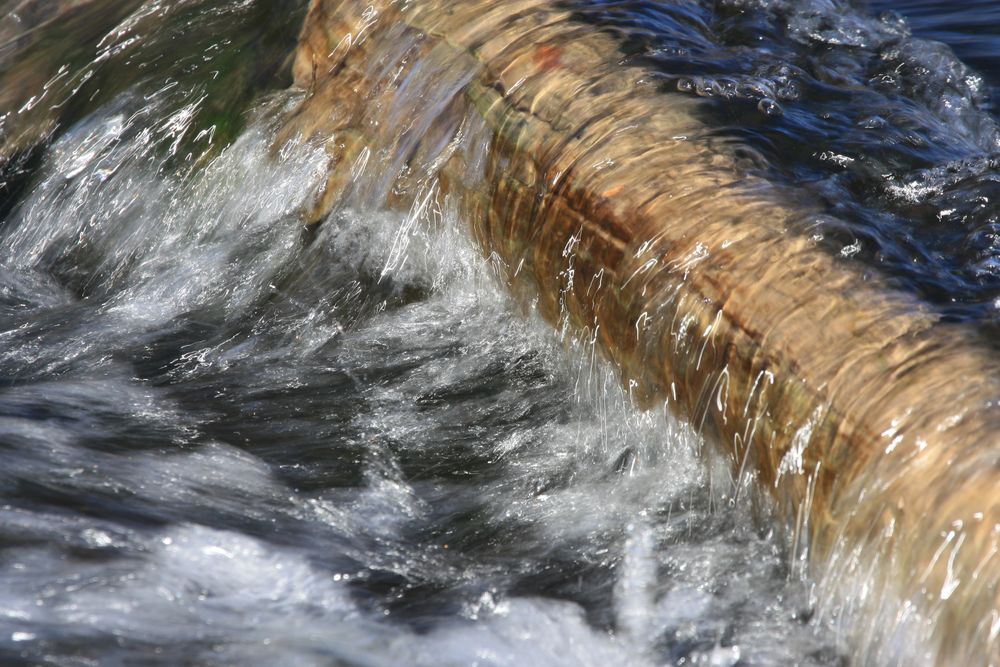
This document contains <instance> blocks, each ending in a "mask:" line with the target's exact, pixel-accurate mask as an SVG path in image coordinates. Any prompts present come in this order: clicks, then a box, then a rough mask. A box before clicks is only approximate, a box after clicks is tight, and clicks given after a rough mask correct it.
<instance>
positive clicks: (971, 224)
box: [0, 0, 1000, 666]
mask: <svg viewBox="0 0 1000 667" xmlns="http://www.w3.org/2000/svg"><path fill="white" fill-rule="evenodd" d="M44 4H45V3H42V5H44ZM56 4H58V3H50V4H49V6H51V7H54V6H55V5H56ZM569 4H571V5H572V6H573V8H574V9H575V10H576V12H577V14H576V17H575V20H579V21H583V22H587V23H590V24H597V25H599V26H600V27H601V29H603V30H607V31H608V32H610V33H613V34H615V35H617V36H618V37H619V38H620V40H621V42H622V44H623V49H624V50H625V51H626V52H627V53H628V54H629V55H628V57H629V58H630V59H632V60H633V61H635V62H638V63H641V64H645V65H648V66H650V67H651V68H653V69H655V70H657V71H658V72H659V73H660V74H661V75H662V80H661V85H662V86H663V87H664V90H669V91H672V93H673V94H678V95H688V96H699V97H700V98H701V99H703V100H704V105H703V107H702V113H703V114H704V115H705V117H706V118H707V119H710V120H711V127H712V128H713V130H712V134H711V136H710V137H707V138H708V139H711V140H715V141H720V142H730V141H733V140H734V139H735V140H740V141H741V142H743V144H744V152H743V153H742V155H743V156H744V159H745V163H746V164H745V168H746V169H747V170H748V171H754V172H760V173H764V174H765V175H767V176H768V178H771V179H772V180H775V181H777V182H778V183H780V184H782V186H783V187H786V188H788V189H789V190H790V191H794V192H797V193H799V194H798V196H801V197H802V198H804V199H808V200H809V201H811V202H815V201H819V202H821V204H822V205H823V206H824V207H825V208H826V210H827V211H828V212H829V213H830V214H832V215H831V216H830V217H829V218H816V219H808V220H802V221H801V223H802V227H801V229H800V230H797V232H798V233H806V234H809V235H811V236H813V237H815V239H816V242H817V243H818V244H820V245H822V246H823V247H826V248H827V249H828V250H829V251H830V252H833V253H838V254H839V255H841V256H842V258H843V261H845V262H863V263H864V265H865V266H866V267H869V268H870V270H871V271H876V272H879V273H881V274H883V275H885V276H886V277H887V278H888V279H890V280H892V281H895V283H896V284H897V285H898V286H899V287H900V288H901V289H906V290H909V291H911V292H912V293H914V294H916V295H918V296H919V297H920V298H921V299H924V300H925V301H926V302H927V303H928V304H929V306H930V307H933V308H936V309H938V310H939V311H940V312H941V313H942V315H943V316H944V317H948V318H952V319H957V320H965V321H972V322H975V323H977V324H978V325H979V326H981V327H982V328H983V330H984V331H987V332H988V331H989V328H990V327H991V326H993V325H994V324H995V322H996V321H997V320H998V315H997V312H1000V311H998V308H1000V301H998V298H1000V221H998V213H1000V209H998V205H997V197H1000V173H998V168H1000V167H998V157H1000V156H998V155H997V153H998V147H1000V145H998V143H997V130H996V118H997V116H996V109H997V106H996V100H997V99H998V98H997V96H996V93H995V91H996V89H997V86H998V84H1000V77H998V73H1000V28H998V26H1000V20H998V18H1000V9H998V8H996V7H991V4H990V3H986V2H968V3H963V4H961V5H960V6H959V5H958V4H957V3H928V2H895V3H889V2H870V3H867V4H865V3H854V4H850V3H845V2H835V1H833V0H801V1H796V0H787V1H783V0H718V1H716V2H710V1H709V0H703V1H701V2H694V1H683V0H678V1H677V2H652V1H638V2H612V1H610V0H607V1H597V0H594V1H590V2H572V3H569ZM29 5H30V3H29ZM29 5H22V4H21V3H18V2H12V1H8V2H0V9H2V10H3V11H6V12H7V15H6V16H5V17H4V20H3V22H2V23H0V36H2V39H3V44H2V45H0V84H3V85H2V86H0V91H2V92H0V118H2V125H0V140H2V141H0V147H2V151H0V186H2V187H0V215H2V217H3V220H2V226H0V663H2V664H4V665H7V664H10V665H60V666H62V665H67V666H69V665H73V666H76V665H95V664H96V665H134V664H140V665H147V664H161V665H177V664H197V665H611V664H619V665H624V664H630V665H664V664H676V665H680V664H684V665H689V664H696V665H789V664H797V665H843V664H847V663H849V661H850V659H851V657H852V656H857V655H859V652H860V651H862V649H859V648H858V644H857V642H855V641H854V639H853V637H854V635H853V634H852V632H853V631H852V630H851V628H850V627H849V626H847V627H845V626H843V625H842V624H841V623H840V617H839V614H838V610H837V609H836V608H833V609H824V608H823V606H822V601H821V600H817V598H816V587H815V580H814V579H813V578H810V576H809V574H808V572H805V571H804V570H803V568H802V567H801V565H802V564H801V562H798V561H797V560H796V558H795V555H794V551H792V550H790V548H789V542H788V540H787V538H786V536H785V535H784V534H783V532H782V530H780V527H777V528H776V527H775V526H774V525H772V524H771V523H769V522H768V520H767V508H766V507H763V508H761V507H757V508H754V507H753V506H752V505H751V500H752V499H753V498H755V497H758V498H759V496H755V494H754V492H753V491H754V490H753V489H752V488H747V489H737V488H734V484H733V482H732V480H731V478H730V475H729V473H728V471H726V470H725V469H718V468H716V467H714V464H713V463H712V462H711V461H709V462H708V463H707V464H706V463H705V460H704V458H703V456H702V454H703V452H702V448H703V444H704V443H703V442H702V440H701V438H700V437H699V436H698V434H696V433H694V432H693V431H692V429H691V428H690V427H688V426H686V425H684V424H681V423H679V422H677V421H675V420H673V419H672V418H671V417H669V416H667V415H665V414H663V413H662V412H660V411H653V412H642V411H640V410H638V409H637V408H636V407H634V406H633V405H632V404H631V402H630V400H629V396H628V392H627V391H625V390H623V389H621V388H620V387H619V386H618V384H617V380H616V376H615V374H614V373H613V371H612V369H610V368H609V367H607V366H606V365H605V364H603V362H602V361H601V360H600V359H599V358H597V356H596V355H595V352H594V347H593V344H592V342H591V341H588V340H576V341H573V340H571V341H557V340H555V337H554V336H553V335H552V334H551V332H550V331H549V329H548V327H547V326H546V325H545V324H544V323H542V322H541V321H539V320H538V318H537V317H534V315H533V314H532V312H531V311H530V309H529V310H528V311H527V312H526V311H525V309H524V308H523V307H522V306H521V305H518V304H516V303H512V302H511V301H510V300H509V297H507V296H505V294H504V291H503V290H502V289H501V288H500V287H499V286H498V285H497V284H496V281H495V280H494V278H493V272H492V268H491V266H490V264H489V263H488V262H486V261H484V260H483V259H482V257H481V256H480V254H479V253H478V252H477V251H476V250H475V249H474V248H473V246H472V243H471V242H470V241H469V240H468V239H467V238H465V237H464V236H463V235H462V233H461V231H460V230H462V229H463V228H464V224H463V222H462V221H458V220H453V219H450V218H449V217H448V216H447V214H446V213H445V212H443V211H440V210H434V209H433V207H429V208H428V209H427V210H422V211H418V212H416V213H414V214H413V215H410V216H400V215H395V214H390V213H387V212H385V211H382V210H380V209H378V208H377V207H374V208H361V209H358V210H348V211H342V212H340V213H339V214H338V217H337V218H335V219H331V220H327V221H325V222H324V224H323V225H322V226H321V227H320V228H319V229H318V230H316V229H313V230H307V229H305V228H303V227H302V225H301V223H300V215H301V211H302V209H303V207H304V206H305V205H306V203H307V202H308V201H309V198H310V197H311V196H313V195H314V194H315V192H316V191H317V189H318V188H319V187H320V186H321V185H322V183H323V180H324V178H325V176H326V169H327V162H326V158H325V156H324V154H323V153H322V152H321V151H319V150H318V149H316V147H313V146H309V145H306V144H302V143H296V142H295V141H291V142H290V143H286V144H278V143H276V142H277V136H278V128H279V126H280V122H281V118H282V116H283V114H284V113H286V112H287V110H288V109H289V108H291V107H292V106H293V105H294V103H295V101H296V94H295V93H289V92H286V91H285V90H284V89H285V88H286V87H287V85H288V83H289V77H288V75H287V65H288V60H287V54H288V53H289V52H290V50H291V49H292V48H293V46H294V41H295V34H296V31H297V28H298V25H299V23H300V22H301V20H302V16H303V14H304V3H292V4H289V3H284V2H282V3H278V2H269V1H267V0H241V1H239V2H237V1H235V0H189V1H187V2H177V3H167V2H159V1H155V0H148V1H146V2H139V1H136V2H112V1H110V0H95V3H93V4H91V5H89V7H90V8H89V9H85V10H73V12H70V13H68V14H66V15H65V16H61V18H60V20H59V21H58V22H55V23H53V24H52V25H49V26H48V27H43V28H38V29H37V30H34V31H31V32H30V34H29V33H28V32H25V31H26V30H27V29H28V27H29V24H30V25H40V24H37V21H36V23H31V21H34V20H35V19H30V17H29V16H28V14H26V13H24V11H23V10H24V9H25V8H28V7H29ZM888 10H892V11H894V12H895V14H883V15H881V17H879V15H880V14H881V13H883V12H886V11H888ZM18 11H21V13H22V14H24V16H21V15H19V14H17V12H18ZM12 36H13V37H12ZM927 40H940V41H927ZM955 54H957V55H958V56H959V58H961V59H963V60H964V64H963V62H962V61H961V60H959V59H956V57H955ZM15 100H16V102H15ZM472 140H475V138H473V139H472ZM834 218H836V219H837V220H839V221H840V222H837V223H834V222H832V221H833V220H834ZM748 499H751V500H748ZM864 655H866V656H868V657H869V658H870V659H871V661H872V662H873V663H875V664H879V662H883V663H885V662H888V658H885V655H892V653H891V651H889V652H888V653H878V652H875V653H871V654H864Z"/></svg>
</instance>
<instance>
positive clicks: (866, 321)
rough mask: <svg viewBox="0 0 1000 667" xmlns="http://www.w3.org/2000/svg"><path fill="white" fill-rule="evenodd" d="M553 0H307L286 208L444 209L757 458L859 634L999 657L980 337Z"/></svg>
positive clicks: (999, 578)
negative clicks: (846, 258)
mask: <svg viewBox="0 0 1000 667" xmlns="http://www.w3.org/2000/svg"><path fill="white" fill-rule="evenodd" d="M572 5H573V3H572V2H563V3H552V2H549V1H548V0H511V1H509V2H503V3H496V2H480V1H477V0H425V1H422V2H419V3H401V2H391V1H389V0H365V2H354V1H353V0H313V2H312V5H311V9H310V12H309V15H308V18H307V21H306V24H305V27H304V29H303V32H302V36H301V40H300V45H299V49H298V52H297V54H296V60H295V66H294V74H295V81H296V84H297V86H298V87H299V88H300V89H301V90H302V91H303V100H302V102H301V104H300V106H299V107H298V109H297V110H296V112H295V113H294V114H293V115H292V116H291V117H290V119H289V121H288V124H287V126H286V131H285V133H284V135H283V137H282V141H289V140H291V139H293V138H296V139H298V140H300V141H303V140H304V141H318V142H322V143H323V145H324V146H325V147H326V148H327V151H328V153H329V155H330V179H329V182H328V184H327V188H326V190H325V191H324V192H323V193H322V195H321V196H319V197H318V198H317V200H316V202H315V206H314V208H313V210H311V211H309V212H308V214H307V215H308V217H310V218H311V219H312V220H315V221H318V220H321V219H323V217H324V216H325V215H327V214H328V213H329V212H330V211H331V210H334V209H336V208H337V207H341V206H350V205H354V204H358V203H359V202H364V203H365V204H366V205H368V204H382V205H388V206H392V207H397V208H403V209H406V208H412V209H413V211H414V214H420V213H421V210H422V209H421V207H423V209H428V208H437V209H440V210H444V211H453V212H456V213H457V214H458V217H459V218H460V219H462V220H464V221H466V222H467V223H468V225H469V226H470V231H471V233H472V234H473V235H474V237H475V238H476V240H477V241H478V242H479V244H480V245H481V247H482V249H483V252H484V254H486V255H488V256H490V257H492V258H493V259H494V263H495V265H497V266H500V267H502V269H501V272H502V273H503V274H504V279H505V280H507V281H508V282H509V284H510V285H511V289H513V290H514V291H515V292H518V293H519V294H522V295H524V296H525V298H526V300H529V301H537V304H538V309H539V310H540V311H541V312H542V313H543V314H544V315H545V316H546V317H547V318H548V319H549V320H550V321H552V322H553V323H554V324H555V325H556V326H558V327H561V328H565V329H568V330H573V331H576V332H577V333H578V335H581V336H585V337H588V338H592V339H593V340H595V341H596V343H597V344H598V345H599V346H600V347H601V349H602V350H603V351H604V352H605V354H606V355H607V356H608V357H609V358H610V359H611V360H612V361H613V363H615V364H616V365H617V366H618V368H620V370H621V377H622V381H623V382H624V383H626V384H627V385H629V386H630V387H631V388H632V389H633V392H632V393H633V395H634V396H636V398H637V400H638V401H639V402H640V403H644V404H647V405H649V404H652V403H656V402H666V403H667V404H668V405H670V406H671V407H672V408H673V409H674V410H675V411H676V412H677V413H678V414H679V415H681V416H683V417H685V418H687V419H689V420H691V421H692V422H693V423H694V424H695V425H696V426H698V427H700V428H701V429H702V430H703V431H705V432H706V434H707V435H708V437H709V438H710V439H711V440H713V441H714V442H716V443H717V445H718V446H719V448H720V449H721V451H723V452H724V454H725V455H726V456H727V457H728V458H729V459H730V461H731V464H732V469H733V475H734V479H736V482H735V485H736V486H739V484H740V483H741V482H742V478H743V476H744V475H748V474H749V475H752V476H753V477H755V479H756V486H757V488H759V489H762V490H764V491H765V492H766V493H768V494H769V495H770V497H771V498H772V499H773V501H774V503H775V504H776V505H777V506H778V508H779V510H780V511H781V512H782V515H783V516H784V518H785V520H786V521H787V523H788V525H789V526H791V527H792V530H791V532H792V534H793V536H795V544H794V545H793V549H794V550H798V551H797V552H798V553H801V550H803V549H808V555H809V560H810V562H811V563H812V564H813V565H814V566H815V568H816V569H815V570H814V573H815V575H816V576H817V577H818V578H819V579H820V580H821V581H822V582H823V583H824V584H825V587H824V597H825V599H826V600H828V603H827V604H828V606H830V607H831V608H834V609H835V610H843V611H845V613H847V612H850V613H851V614H853V618H854V623H855V626H854V627H855V628H856V629H857V632H856V637H857V640H856V641H855V642H853V646H854V647H855V651H856V656H855V657H857V658H858V660H859V661H860V662H862V663H864V662H865V661H867V660H872V659H875V658H876V657H878V659H879V660H883V659H898V660H901V661H903V663H905V664H962V663H966V664H975V665H980V664H1000V638H998V634H1000V553H998V552H1000V359H998V358H997V355H996V353H995V352H994V351H992V350H991V349H989V348H988V346H987V345H986V344H984V342H982V340H981V339H980V338H979V337H978V336H977V335H976V334H975V333H974V332H973V331H971V330H970V329H968V328H965V327H963V326H960V325H956V324H948V323H944V322H942V321H941V318H940V317H939V316H938V315H937V314H936V313H935V312H934V311H933V310H932V309H930V308H929V307H927V306H925V305H924V304H922V303H921V302H919V301H918V300H917V299H916V298H915V297H914V296H912V295H909V294H905V293H902V292H899V291H897V290H895V289H893V288H891V287H890V286H889V285H888V284H887V283H886V282H885V281H883V280H881V279H880V278H879V277H878V276H877V275H871V274H870V273H867V272H864V271H862V270H861V269H859V268H858V267H857V266H856V265H853V264H850V263H846V262H843V261H840V260H839V259H838V258H837V257H835V256H833V255H831V254H829V253H828V252H827V251H825V250H824V249H823V248H821V247H819V246H818V245H817V243H816V242H815V241H814V240H812V239H811V238H810V237H809V236H808V235H806V234H804V233H801V231H799V230H802V229H805V228H808V225H809V222H810V221H811V220H818V219H820V218H821V217H822V216H823V215H824V213H823V212H822V211H821V210H819V209H818V208H817V207H816V206H815V205H814V204H812V203H810V202H808V201H803V200H802V199H801V198H799V197H798V196H796V194H795V193H794V192H793V191H792V190H791V189H790V188H789V187H787V186H783V185H781V184H776V183H773V182H770V181H768V180H766V179H764V178H763V177H762V176H761V175H760V173H759V171H756V170H754V169H752V168H750V167H748V166H747V157H746V155H747V150H746V149H744V148H741V147H740V146H739V145H738V144H737V143H736V142H731V141H729V142H726V141H721V140H717V139H715V138H714V135H713V133H712V132H711V129H712V128H711V127H710V126H708V125H707V124H706V123H705V121H703V120H701V119H700V116H699V114H698V107H697V104H698V103H697V101H695V100H691V99H688V98H686V97H683V96H681V95H678V94H673V93H669V92H664V90H663V88H662V87H660V86H659V85H657V80H656V77H655V72H651V71H649V70H648V69H645V68H644V67H642V66H637V65H626V64H622V63H623V61H624V60H625V58H624V57H623V51H622V48H623V46H622V44H621V43H620V41H619V40H618V39H616V37H615V35H614V34H613V33H612V32H611V31H602V30H599V29H598V28H596V27H595V26H593V25H590V24H584V23H581V22H579V21H577V20H575V18H574V15H573V11H572V9H573V7H572ZM750 162H751V163H752V162H753V160H750ZM886 656H891V657H890V658H886Z"/></svg>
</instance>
